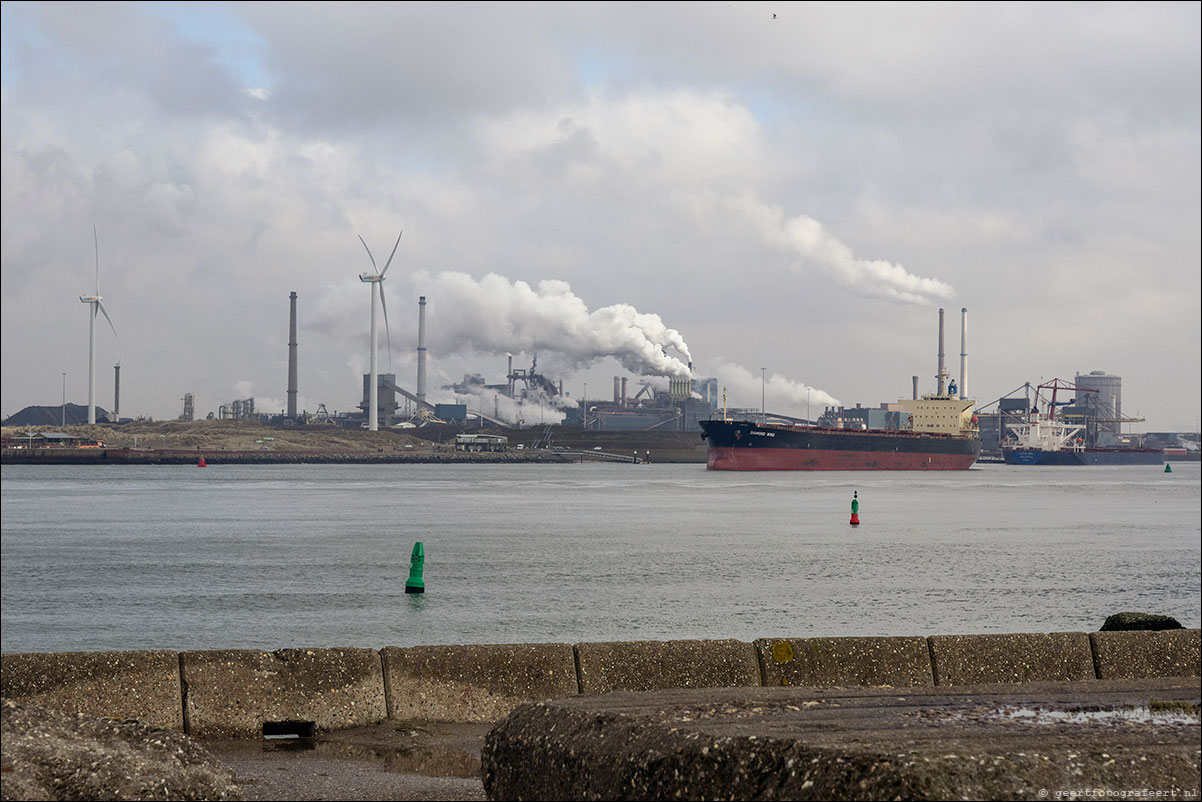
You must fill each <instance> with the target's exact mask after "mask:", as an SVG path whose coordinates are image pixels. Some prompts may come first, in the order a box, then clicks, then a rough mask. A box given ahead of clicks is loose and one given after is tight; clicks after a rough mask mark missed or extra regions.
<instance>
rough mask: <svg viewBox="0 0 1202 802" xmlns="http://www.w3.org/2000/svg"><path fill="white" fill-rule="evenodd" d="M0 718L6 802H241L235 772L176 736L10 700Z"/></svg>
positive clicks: (1, 785) (1, 793)
mask: <svg viewBox="0 0 1202 802" xmlns="http://www.w3.org/2000/svg"><path fill="white" fill-rule="evenodd" d="M0 719H2V723H0V730H2V734H3V737H2V738H0V744H2V747H0V751H2V752H3V755H2V756H0V762H2V763H3V772H2V773H0V777H2V778H3V779H2V780H0V798H3V799H5V800H10V799H12V800H16V799H188V800H190V799H242V795H241V793H240V791H239V789H238V787H237V785H235V784H234V781H233V779H234V775H233V772H231V771H230V770H229V769H227V768H226V767H224V766H222V765H221V764H220V763H218V762H217V761H216V760H215V759H214V758H213V757H212V756H211V755H210V754H209V753H208V752H207V751H206V750H205V749H203V748H202V747H200V746H199V745H197V744H196V743H195V742H194V741H192V739H190V738H188V737H187V736H185V735H183V734H182V733H179V732H175V731H172V730H167V729H162V728H158V727H148V726H146V725H144V724H139V723H137V722H129V721H127V722H120V721H115V720H113V719H109V718H95V717H92V716H85V715H80V714H78V713H62V712H59V711H57V710H48V709H46V708H39V707H30V706H26V705H19V704H17V703H15V702H13V701H11V700H8V699H5V700H4V702H3V707H2V709H0Z"/></svg>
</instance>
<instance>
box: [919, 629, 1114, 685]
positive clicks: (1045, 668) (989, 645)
mask: <svg viewBox="0 0 1202 802" xmlns="http://www.w3.org/2000/svg"><path fill="white" fill-rule="evenodd" d="M927 642H928V643H929V644H930V648H931V662H932V670H933V672H934V674H935V684H936V685H978V684H982V683H992V682H1063V681H1072V680H1082V679H1094V678H1095V676H1096V675H1095V674H1094V665H1093V654H1092V652H1091V651H1090V645H1089V636H1088V635H1087V634H1085V633H1084V632H1053V633H1050V634H1038V633H1019V634H1013V635H932V636H931V637H929V638H927Z"/></svg>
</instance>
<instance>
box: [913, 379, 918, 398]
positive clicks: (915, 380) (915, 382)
mask: <svg viewBox="0 0 1202 802" xmlns="http://www.w3.org/2000/svg"><path fill="white" fill-rule="evenodd" d="M914 400H915V401H917V400H918V377H917V376H915V377H914Z"/></svg>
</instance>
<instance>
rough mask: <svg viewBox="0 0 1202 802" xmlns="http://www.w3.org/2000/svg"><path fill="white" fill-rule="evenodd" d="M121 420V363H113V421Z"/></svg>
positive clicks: (118, 421)
mask: <svg viewBox="0 0 1202 802" xmlns="http://www.w3.org/2000/svg"><path fill="white" fill-rule="evenodd" d="M120 422H121V363H120V362H118V363H117V364H116V365H113V423H120Z"/></svg>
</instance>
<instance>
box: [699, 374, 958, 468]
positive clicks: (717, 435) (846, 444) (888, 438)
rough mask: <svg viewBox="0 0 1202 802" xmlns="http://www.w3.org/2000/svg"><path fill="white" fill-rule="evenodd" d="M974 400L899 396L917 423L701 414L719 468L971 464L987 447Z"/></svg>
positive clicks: (710, 458) (710, 457) (709, 461)
mask: <svg viewBox="0 0 1202 802" xmlns="http://www.w3.org/2000/svg"><path fill="white" fill-rule="evenodd" d="M974 403H975V402H974V401H969V400H965V399H961V398H957V397H956V396H955V395H954V394H953V393H948V394H942V395H938V394H937V395H924V396H923V397H922V398H920V399H917V400H903V401H900V402H899V404H900V405H901V406H902V407H903V408H905V409H906V411H907V412H909V413H910V426H911V428H910V429H906V430H897V431H890V430H886V429H832V428H825V427H820V426H801V425H788V424H775V423H757V422H754V421H741V420H725V419H723V420H707V421H701V436H702V437H703V438H705V440H706V442H707V444H708V449H707V452H706V467H707V468H709V469H710V470H714V471H963V470H968V469H969V468H971V467H972V465H973V463H975V462H976V461H977V457H979V456H980V455H981V438H980V434H979V432H978V430H977V426H976V416H974V415H973V414H972V409H973V405H974Z"/></svg>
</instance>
